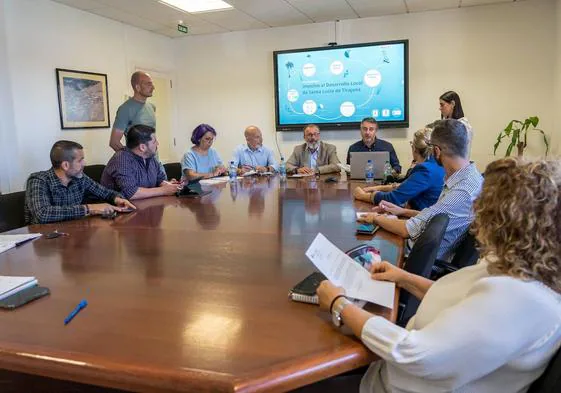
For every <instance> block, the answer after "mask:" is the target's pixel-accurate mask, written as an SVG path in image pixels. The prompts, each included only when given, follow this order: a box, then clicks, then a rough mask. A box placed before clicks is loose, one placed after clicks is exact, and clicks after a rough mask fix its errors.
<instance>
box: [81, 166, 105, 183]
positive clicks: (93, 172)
mask: <svg viewBox="0 0 561 393" xmlns="http://www.w3.org/2000/svg"><path fill="white" fill-rule="evenodd" d="M104 169H105V165H103V164H95V165H86V166H85V167H84V173H85V174H86V175H87V176H88V177H90V178H91V179H92V180H93V181H96V182H98V183H99V182H100V181H101V174H102V173H103V170H104Z"/></svg>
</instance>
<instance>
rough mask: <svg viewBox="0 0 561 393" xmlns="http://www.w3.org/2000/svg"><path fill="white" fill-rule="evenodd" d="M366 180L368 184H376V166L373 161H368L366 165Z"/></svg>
mask: <svg viewBox="0 0 561 393" xmlns="http://www.w3.org/2000/svg"><path fill="white" fill-rule="evenodd" d="M364 178H365V179H366V182H367V183H373V182H374V164H373V163H372V160H368V162H367V163H366V167H365V168H364Z"/></svg>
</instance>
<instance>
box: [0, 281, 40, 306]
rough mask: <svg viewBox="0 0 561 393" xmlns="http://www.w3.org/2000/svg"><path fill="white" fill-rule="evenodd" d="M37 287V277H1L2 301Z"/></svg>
mask: <svg viewBox="0 0 561 393" xmlns="http://www.w3.org/2000/svg"><path fill="white" fill-rule="evenodd" d="M35 285H37V279H36V278H35V277H16V276H0V300H2V299H4V298H6V297H8V296H11V295H13V294H15V293H18V292H19V291H23V290H24V289H27V288H29V287H33V286H35Z"/></svg>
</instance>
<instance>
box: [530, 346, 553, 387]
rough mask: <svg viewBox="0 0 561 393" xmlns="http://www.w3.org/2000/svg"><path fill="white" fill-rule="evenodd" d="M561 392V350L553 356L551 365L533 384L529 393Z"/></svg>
mask: <svg viewBox="0 0 561 393" xmlns="http://www.w3.org/2000/svg"><path fill="white" fill-rule="evenodd" d="M559 392H561V350H558V351H557V353H556V354H555V355H554V356H553V359H551V361H550V362H549V365H548V366H547V368H546V369H545V371H544V372H543V374H542V375H541V377H539V378H538V379H537V380H536V381H535V382H534V383H533V384H532V385H530V389H529V390H528V393H559Z"/></svg>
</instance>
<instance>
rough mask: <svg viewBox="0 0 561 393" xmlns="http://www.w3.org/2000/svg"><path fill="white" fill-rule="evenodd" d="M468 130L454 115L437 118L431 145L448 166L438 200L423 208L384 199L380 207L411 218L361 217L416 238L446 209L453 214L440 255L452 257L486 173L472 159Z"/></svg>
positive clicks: (381, 215)
mask: <svg viewBox="0 0 561 393" xmlns="http://www.w3.org/2000/svg"><path fill="white" fill-rule="evenodd" d="M467 135H468V133H467V132H466V129H465V126H464V124H462V123H461V122H459V121H458V120H454V119H447V120H439V121H437V122H435V126H434V130H433V132H432V135H431V146H432V149H433V155H434V158H435V160H436V162H437V163H438V164H439V165H441V166H443V167H444V171H445V173H446V176H445V178H444V188H443V189H442V193H441V194H440V197H439V198H438V201H437V202H436V203H435V204H434V205H433V206H431V207H427V208H425V209H423V210H421V211H418V210H411V209H406V208H403V207H400V206H397V205H394V204H393V203H390V202H387V201H382V202H380V205H379V206H380V207H379V210H380V211H381V212H383V213H385V212H388V213H391V214H395V215H396V216H401V217H405V218H408V219H407V220H396V219H395V218H393V219H392V218H391V217H387V216H386V215H384V214H377V213H374V214H369V215H367V216H363V218H362V219H361V221H364V222H369V223H373V224H376V225H379V226H380V227H382V228H384V229H385V230H387V231H389V232H392V233H395V234H397V235H399V236H401V237H403V238H410V239H412V240H413V241H414V240H416V239H417V238H418V237H419V236H420V235H421V233H423V231H424V230H425V227H426V226H427V224H428V222H429V221H430V219H431V218H432V217H434V216H435V215H437V214H439V213H445V214H447V215H448V217H449V218H450V221H449V222H448V226H447V227H446V232H445V233H444V238H443V239H442V243H441V244H440V248H439V249H438V254H437V258H438V259H440V260H449V259H450V258H451V256H452V255H453V253H454V250H455V248H456V246H457V245H458V243H459V242H460V241H461V240H462V239H463V237H464V236H465V235H466V233H467V230H468V228H469V226H470V224H471V223H472V221H473V219H474V214H473V201H474V200H475V198H477V196H479V193H480V192H481V185H482V184H483V177H482V176H481V174H480V173H479V171H478V170H477V168H476V167H475V164H474V163H473V162H470V161H469V159H468V145H469V139H468V136H467Z"/></svg>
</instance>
